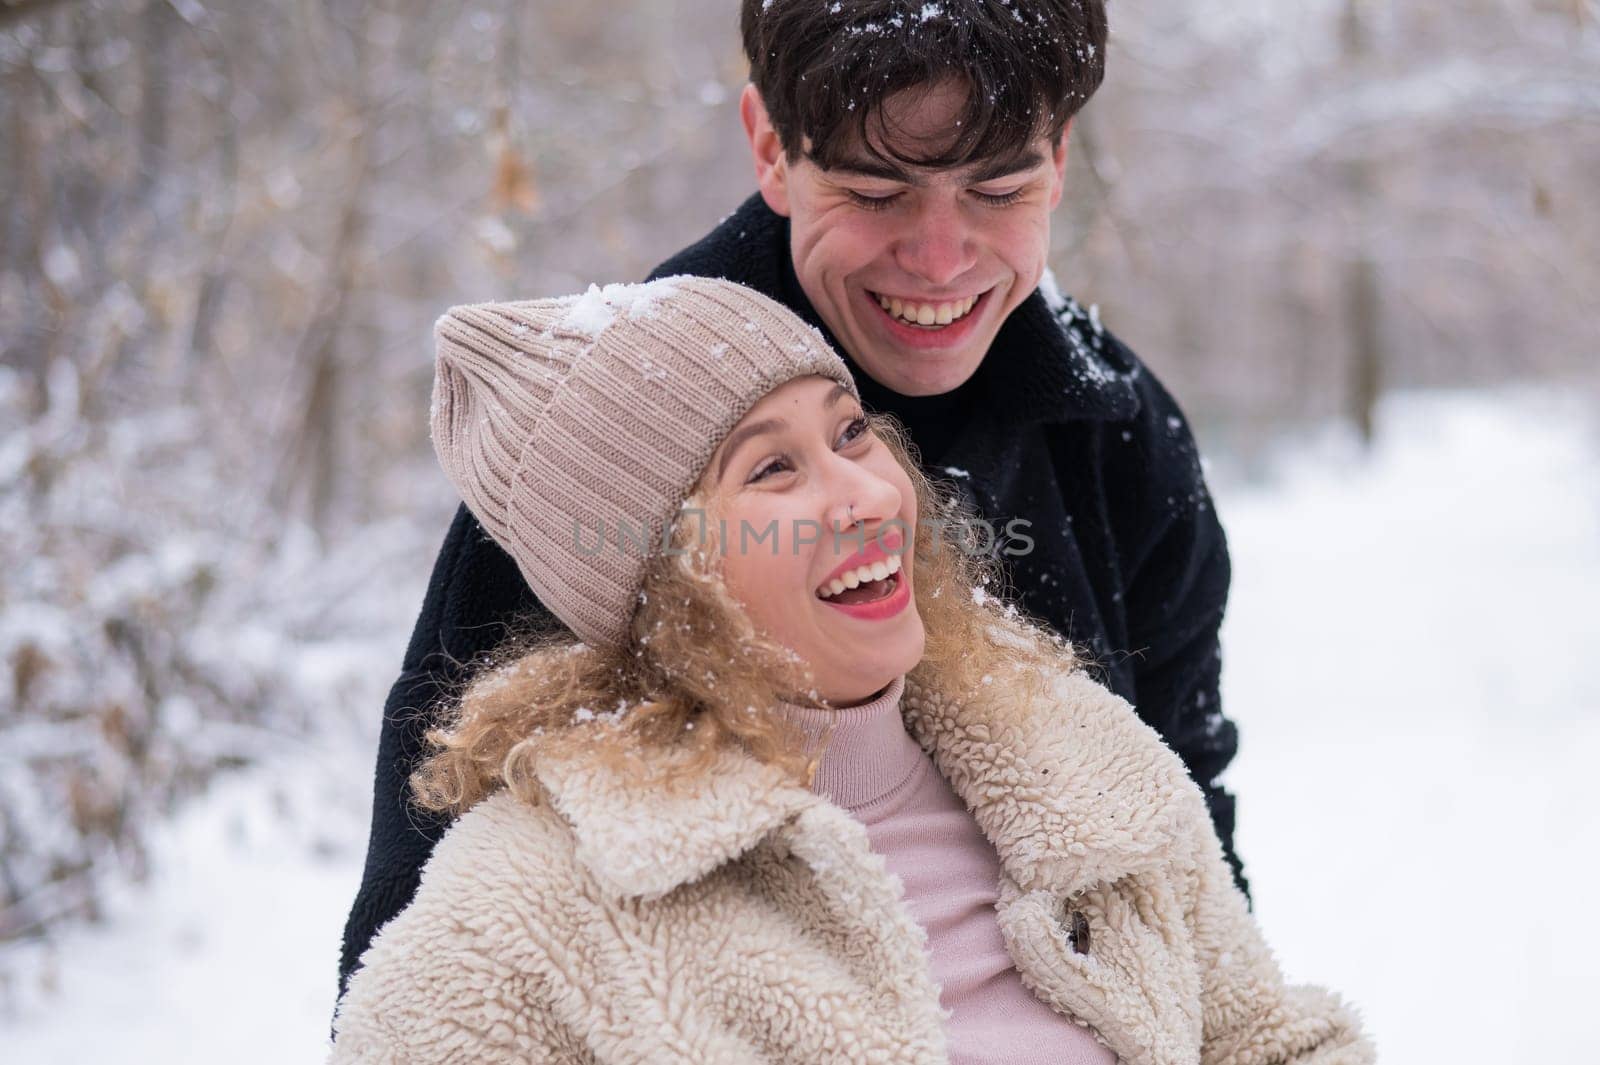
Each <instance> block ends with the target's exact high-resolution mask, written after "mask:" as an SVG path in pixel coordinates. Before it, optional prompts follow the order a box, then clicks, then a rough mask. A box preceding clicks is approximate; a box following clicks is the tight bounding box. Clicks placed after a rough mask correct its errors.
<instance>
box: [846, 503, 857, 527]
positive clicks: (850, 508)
mask: <svg viewBox="0 0 1600 1065" xmlns="http://www.w3.org/2000/svg"><path fill="white" fill-rule="evenodd" d="M845 513H847V514H848V515H849V516H850V524H851V525H854V524H855V523H856V505H855V504H854V503H851V504H849V505H848V506H847V507H846V508H845Z"/></svg>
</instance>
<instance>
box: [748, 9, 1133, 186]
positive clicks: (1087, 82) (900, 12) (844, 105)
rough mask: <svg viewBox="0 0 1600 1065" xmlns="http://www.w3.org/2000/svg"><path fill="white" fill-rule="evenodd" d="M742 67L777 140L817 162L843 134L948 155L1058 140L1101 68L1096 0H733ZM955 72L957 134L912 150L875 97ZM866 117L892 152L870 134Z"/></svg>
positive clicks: (1013, 151)
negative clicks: (939, 144)
mask: <svg viewBox="0 0 1600 1065" xmlns="http://www.w3.org/2000/svg"><path fill="white" fill-rule="evenodd" d="M742 2H743V9H742V11H741V12H740V30H741V32H742V33H743V35H744V52H745V56H746V58H748V59H749V60H750V80H751V81H752V82H754V83H755V86H756V89H757V90H759V91H760V93H761V98H762V100H763V102H765V104H766V107H767V114H768V116H769V117H770V118H771V120H772V126H773V129H775V130H776V131H777V134H778V138H779V140H780V141H781V142H782V144H783V150H784V154H785V155H787V156H788V157H789V158H790V159H791V160H793V159H795V158H798V157H799V155H800V154H801V151H802V148H803V146H804V139H805V138H807V137H809V138H810V140H811V150H810V152H809V156H810V158H811V159H812V160H813V161H814V162H815V163H816V164H817V165H819V166H821V167H823V168H824V169H826V168H828V167H831V166H833V165H835V164H837V163H838V162H839V161H840V160H841V159H842V158H843V153H844V151H845V150H846V149H847V148H849V147H850V146H851V145H852V144H856V145H859V146H861V147H862V148H863V149H865V150H866V151H868V152H871V153H872V155H873V156H875V157H876V158H877V159H878V161H880V162H887V163H891V164H897V165H902V166H927V167H935V168H941V169H942V168H947V167H955V166H965V165H967V164H969V163H972V162H974V161H977V160H983V159H994V158H1010V157H1012V156H1015V155H1020V154H1021V153H1022V152H1023V151H1025V150H1026V149H1027V147H1028V146H1029V145H1030V144H1032V143H1033V142H1034V141H1035V140H1036V139H1038V138H1039V137H1040V136H1048V137H1049V138H1050V141H1051V143H1054V142H1055V141H1056V139H1057V138H1058V137H1059V136H1060V134H1061V131H1062V129H1063V128H1064V127H1065V126H1066V124H1067V121H1068V120H1069V119H1070V118H1071V117H1072V116H1073V115H1075V114H1077V112H1078V109H1079V108H1081V107H1082V106H1083V105H1084V104H1085V103H1087V102H1088V101H1089V97H1090V96H1092V95H1093V94H1094V91H1095V90H1096V89H1097V88H1099V87H1100V82H1101V80H1102V78H1104V76H1105V55H1106V9H1105V2H1104V0H937V2H925V0H742ZM952 78H955V79H959V80H962V81H965V82H966V84H967V88H968V93H967V106H966V110H965V112H964V113H963V114H962V116H961V118H960V123H961V124H960V127H959V136H957V137H955V138H954V139H953V140H952V141H951V142H950V143H949V144H948V145H947V146H945V147H944V148H943V150H942V151H939V152H937V154H932V155H923V156H919V157H914V158H913V157H908V156H906V155H904V154H902V153H901V152H900V151H899V150H898V149H897V148H896V147H895V146H894V144H893V142H892V141H891V140H890V135H891V134H892V133H893V131H892V130H890V129H888V128H887V127H886V123H885V120H884V117H883V107H882V104H883V102H884V101H885V100H887V99H888V98H889V97H891V96H893V95H895V94H896V93H898V92H902V91H904V90H907V89H920V90H923V91H926V90H928V89H932V88H933V87H935V86H936V85H938V84H940V83H942V82H945V81H947V80H949V79H952ZM869 120H870V121H872V122H874V123H875V125H876V128H877V131H878V133H879V135H880V137H882V139H883V142H884V144H885V146H886V147H887V149H888V157H886V156H885V153H884V152H883V151H880V150H878V148H877V146H876V145H874V144H873V143H872V141H871V140H870V139H868V137H867V128H868V127H867V124H868V122H869Z"/></svg>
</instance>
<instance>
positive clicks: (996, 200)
mask: <svg viewBox="0 0 1600 1065" xmlns="http://www.w3.org/2000/svg"><path fill="white" fill-rule="evenodd" d="M973 195H974V196H976V197H978V199H980V200H982V201H983V202H984V203H986V204H988V205H989V206H990V207H1008V206H1010V205H1011V204H1013V203H1016V202H1017V201H1018V200H1020V199H1022V190H1021V189H1013V190H1012V191H1010V192H1003V193H993V192H978V191H977V190H976V189H974V190H973Z"/></svg>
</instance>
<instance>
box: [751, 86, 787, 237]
mask: <svg viewBox="0 0 1600 1065" xmlns="http://www.w3.org/2000/svg"><path fill="white" fill-rule="evenodd" d="M739 118H740V119H741V120H742V121H743V122H744V132H745V136H747V137H749V138H750V158H751V160H752V161H753V162H754V163H755V164H756V187H757V188H759V189H760V190H761V198H762V199H763V200H766V201H767V206H768V207H770V208H772V210H773V212H774V213H776V214H780V215H783V216H784V217H785V218H787V217H788V216H789V160H788V157H787V156H785V155H784V152H783V143H782V142H781V141H780V140H779V139H778V131H777V130H775V129H773V128H772V121H771V120H770V119H769V118H768V117H767V105H766V104H765V103H764V102H763V101H762V99H761V92H760V90H758V89H757V88H756V87H755V85H754V84H747V85H746V86H745V87H744V93H743V94H742V95H740V97H739Z"/></svg>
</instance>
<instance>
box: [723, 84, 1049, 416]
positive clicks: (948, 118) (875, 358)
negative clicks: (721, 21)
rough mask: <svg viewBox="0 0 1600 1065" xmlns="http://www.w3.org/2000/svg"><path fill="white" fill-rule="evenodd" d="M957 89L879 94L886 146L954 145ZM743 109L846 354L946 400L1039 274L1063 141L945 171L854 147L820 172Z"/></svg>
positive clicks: (802, 265) (748, 97)
mask: <svg viewBox="0 0 1600 1065" xmlns="http://www.w3.org/2000/svg"><path fill="white" fill-rule="evenodd" d="M965 93H966V87H965V85H964V84H962V83H959V82H947V83H942V84H940V85H939V86H936V87H934V88H932V89H930V90H929V91H927V92H924V93H921V94H920V95H919V94H914V93H901V94H899V95H897V96H893V97H891V98H889V99H888V100H887V101H886V102H885V103H884V118H885V119H886V122H885V123H884V125H885V127H886V128H887V129H888V130H890V131H891V135H892V137H893V138H894V140H893V147H895V148H896V149H897V150H898V151H899V152H900V153H901V154H905V155H909V156H912V157H917V158H920V157H926V156H931V155H933V154H935V153H936V151H937V150H938V149H940V148H942V147H943V146H944V145H945V144H946V143H948V141H950V140H951V139H953V136H954V134H953V132H952V131H953V130H955V128H956V126H955V123H956V121H957V120H958V119H959V117H960V115H961V111H962V109H963V105H964V104H965V102H966V96H965ZM741 107H742V111H743V115H744V121H745V128H746V131H747V132H748V133H749V134H750V144H751V150H752V152H753V153H754V155H755V161H756V176H757V180H758V182H759V183H760V186H761V192H762V196H763V197H764V198H765V199H766V201H767V204H768V206H770V207H771V208H772V209H773V210H774V211H776V212H777V213H778V214H781V215H785V216H787V217H788V218H789V220H790V251H791V254H792V255H793V257H794V267H795V272H796V274H798V275H799V278H800V284H801V287H802V288H803V289H804V290H805V293H806V296H807V298H809V299H810V300H811V303H812V306H814V307H816V309H817V313H818V314H820V315H821V316H822V319H823V321H825V322H826V323H827V324H828V327H829V328H830V329H831V330H832V331H833V334H834V335H835V336H836V337H838V338H839V342H840V343H841V344H842V345H843V346H844V348H845V350H846V351H847V352H848V353H849V354H850V356H851V357H852V358H853V359H855V361H856V363H857V364H858V365H859V366H860V367H861V368H862V369H863V370H864V371H866V373H867V374H869V375H870V376H871V377H872V378H873V379H874V380H876V381H877V382H879V383H880V384H882V385H884V386H886V387H888V388H890V389H892V390H894V391H896V392H899V393H901V394H902V395H908V396H927V395H936V394H939V393H942V392H948V391H950V390H951V389H954V388H956V387H957V386H959V385H960V384H962V382H964V381H966V380H967V379H968V378H969V377H971V376H972V374H973V372H974V371H976V370H977V368H978V364H979V363H980V362H982V361H983V357H984V355H985V354H987V353H988V351H989V345H990V344H991V343H992V342H993V341H994V337H995V334H996V333H997V332H998V331H999V329H1000V325H1001V323H1002V322H1004V321H1005V319H1006V316H1007V315H1009V314H1010V313H1011V312H1012V311H1013V310H1015V309H1016V307H1017V306H1018V305H1019V304H1021V303H1022V301H1023V300H1025V299H1027V298H1028V295H1029V294H1030V293H1031V292H1032V291H1033V290H1034V288H1035V287H1037V286H1038V283H1039V278H1040V277H1041V276H1042V275H1043V273H1044V268H1045V257H1046V254H1047V252H1048V250H1049V247H1050V212H1051V210H1053V209H1054V208H1055V206H1056V204H1058V203H1059V202H1060V201H1061V188H1062V180H1063V174H1064V172H1065V168H1066V140H1067V138H1066V132H1065V131H1063V132H1062V135H1061V139H1060V141H1059V143H1057V144H1054V145H1052V144H1051V143H1050V142H1049V140H1048V139H1047V138H1044V137H1041V138H1039V139H1038V140H1037V141H1035V142H1034V143H1033V144H1032V145H1031V146H1029V148H1028V150H1027V151H1026V152H1025V153H1024V154H1023V155H1022V156H1021V157H1018V158H1008V159H989V160H982V161H980V162H978V163H975V164H971V165H968V166H964V167H961V168H958V169H953V170H929V169H927V168H920V167H917V168H902V167H893V166H885V165H884V164H883V163H881V162H879V161H878V160H877V159H874V158H873V156H872V155H871V154H869V153H868V152H867V151H866V150H865V149H864V148H861V147H860V146H857V147H855V148H854V149H853V150H851V151H850V152H848V153H847V159H846V161H845V162H844V163H842V164H840V165H836V166H834V167H833V168H831V169H828V170H824V169H822V168H821V167H820V166H818V165H817V164H816V163H815V162H814V161H812V159H811V158H810V157H809V155H808V154H805V153H803V154H802V155H801V156H800V157H799V158H797V159H795V160H789V159H788V158H787V157H786V156H785V155H784V154H783V151H782V147H781V146H780V145H779V143H778V138H777V134H776V132H775V131H773V130H772V128H771V125H770V123H768V122H767V116H766V109H765V107H763V106H762V104H761V97H760V94H759V93H758V92H757V91H756V89H755V87H754V86H746V87H745V96H744V99H743V101H742V102H741ZM877 126H878V123H876V122H873V123H869V129H871V130H872V131H873V132H872V133H871V136H872V137H874V138H876V137H877V136H878V135H879V134H878V132H877ZM880 147H883V145H881V144H880ZM805 148H806V149H807V151H809V149H810V144H809V142H808V143H807V144H806V145H805Z"/></svg>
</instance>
